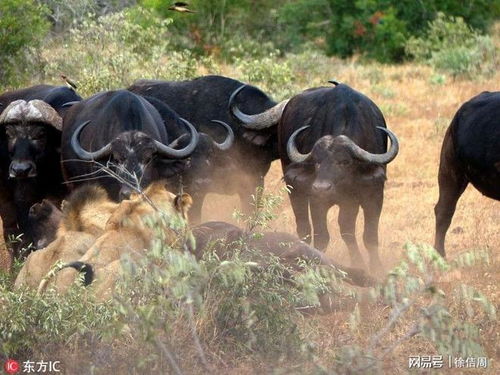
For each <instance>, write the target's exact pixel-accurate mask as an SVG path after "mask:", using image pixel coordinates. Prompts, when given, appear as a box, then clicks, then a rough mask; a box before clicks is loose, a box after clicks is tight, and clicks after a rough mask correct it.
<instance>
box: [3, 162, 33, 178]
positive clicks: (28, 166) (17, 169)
mask: <svg viewBox="0 0 500 375" xmlns="http://www.w3.org/2000/svg"><path fill="white" fill-rule="evenodd" d="M9 175H10V177H35V176H36V169H35V166H34V165H33V163H31V162H29V161H19V162H13V163H11V165H10V171H9Z"/></svg>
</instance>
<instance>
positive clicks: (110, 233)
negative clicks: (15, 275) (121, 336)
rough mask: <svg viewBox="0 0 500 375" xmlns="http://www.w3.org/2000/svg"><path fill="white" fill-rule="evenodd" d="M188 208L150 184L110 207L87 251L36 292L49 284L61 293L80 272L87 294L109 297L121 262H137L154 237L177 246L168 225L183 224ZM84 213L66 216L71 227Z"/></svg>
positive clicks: (185, 200) (181, 198) (184, 197)
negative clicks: (89, 285) (154, 224)
mask: <svg viewBox="0 0 500 375" xmlns="http://www.w3.org/2000/svg"><path fill="white" fill-rule="evenodd" d="M94 203H95V202H93V203H92V206H94ZM99 204H103V205H104V206H106V207H110V206H109V205H110V202H109V201H108V200H102V201H101V200H100V201H99ZM191 205H192V199H191V197H190V196H189V195H188V194H181V195H177V196H176V195H174V194H172V193H170V192H168V191H167V190H166V189H165V185H164V183H163V182H157V183H153V184H151V185H150V186H149V187H148V188H147V189H146V190H145V191H144V193H140V194H139V193H137V194H133V195H132V196H131V197H130V199H128V200H123V201H122V202H120V203H118V204H116V206H114V207H113V208H114V209H113V210H112V213H111V215H110V216H109V218H108V220H107V221H106V225H105V227H104V230H103V232H102V233H101V234H100V235H99V236H98V237H96V238H95V240H94V241H93V243H92V245H91V246H89V247H88V249H87V251H86V252H85V253H84V254H80V256H79V257H78V258H74V259H72V262H68V263H66V264H64V265H63V266H61V267H59V268H60V272H56V273H54V275H53V277H49V278H45V279H44V281H43V282H41V283H40V285H39V292H43V290H44V289H45V288H46V287H47V286H48V285H50V284H52V285H53V286H54V287H55V289H56V290H57V291H59V292H61V293H64V292H65V291H67V289H68V288H69V287H70V286H71V285H72V284H73V282H74V281H75V279H76V277H77V275H78V273H81V272H82V269H84V272H85V277H88V276H89V275H90V274H91V275H92V280H90V281H91V282H92V285H91V290H93V291H94V294H95V295H96V297H97V298H98V299H101V300H103V299H107V298H109V297H111V296H112V291H113V286H114V285H115V282H116V280H117V279H118V277H119V276H120V274H121V273H122V267H121V260H122V259H123V258H124V257H125V256H127V257H130V258H132V259H135V260H138V259H140V258H141V257H142V256H144V254H145V252H147V251H148V250H149V249H150V248H151V245H152V241H153V239H154V238H155V236H156V235H160V236H161V238H162V240H163V241H165V242H167V243H169V244H170V245H172V246H175V245H180V244H181V243H180V241H182V238H183V236H182V235H181V233H179V231H178V230H175V229H173V228H171V226H170V225H168V222H170V221H172V220H178V221H179V222H182V223H184V224H185V223H186V222H187V212H188V210H189V208H190V207H191ZM94 209H95V206H94ZM85 211H86V210H85V206H82V207H81V208H80V210H79V211H78V212H68V217H69V216H71V222H72V223H73V224H74V223H75V222H78V221H81V217H80V216H79V212H85ZM88 212H91V211H88ZM148 221H149V222H153V223H157V224H156V229H155V228H153V227H154V226H151V225H148V224H147V222H148ZM158 228H159V230H160V232H158ZM65 230H67V228H65ZM83 265H85V267H83ZM85 283H87V282H85Z"/></svg>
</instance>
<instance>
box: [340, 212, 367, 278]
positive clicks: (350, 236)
mask: <svg viewBox="0 0 500 375" xmlns="http://www.w3.org/2000/svg"><path fill="white" fill-rule="evenodd" d="M358 211H359V205H358V204H357V203H345V204H342V205H339V219H338V221H339V227H340V235H341V237H342V240H344V242H345V244H346V245H347V248H348V249H349V255H350V257H351V265H352V267H357V268H365V262H364V261H363V257H362V256H361V253H360V252H359V247H358V242H357V241H356V218H357V216H358Z"/></svg>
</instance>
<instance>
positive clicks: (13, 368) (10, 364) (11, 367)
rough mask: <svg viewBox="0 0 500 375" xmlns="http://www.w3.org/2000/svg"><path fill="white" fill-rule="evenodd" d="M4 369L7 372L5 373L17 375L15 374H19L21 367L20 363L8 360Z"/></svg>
mask: <svg viewBox="0 0 500 375" xmlns="http://www.w3.org/2000/svg"><path fill="white" fill-rule="evenodd" d="M3 369H4V370H5V372H6V373H7V374H15V373H18V372H19V370H20V367H19V362H17V361H15V360H13V359H8V360H7V361H6V362H5V363H4V365H3Z"/></svg>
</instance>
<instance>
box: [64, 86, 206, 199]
mask: <svg viewBox="0 0 500 375" xmlns="http://www.w3.org/2000/svg"><path fill="white" fill-rule="evenodd" d="M155 104H156V105H152V104H151V103H150V102H149V101H147V100H146V99H145V98H143V97H141V96H138V95H135V94H133V93H132V92H130V91H127V90H118V91H107V92H102V93H99V94H96V95H94V96H92V97H90V98H88V99H86V100H84V101H81V102H80V103H77V104H75V105H73V106H72V107H71V108H70V109H69V111H68V112H67V114H66V116H65V117H64V128H63V133H62V149H61V154H62V166H63V172H64V178H65V180H66V181H67V182H68V183H70V185H71V187H74V186H76V185H80V184H82V183H86V182H87V181H95V180H97V181H98V182H99V183H100V184H101V185H102V186H103V187H104V188H105V189H106V190H107V191H108V193H109V195H110V197H111V198H112V199H114V200H116V201H119V200H121V199H124V198H127V197H129V195H130V194H131V193H132V191H134V190H139V189H143V188H145V187H146V186H148V185H149V184H150V183H151V182H152V181H155V180H158V179H163V178H168V177H171V176H172V175H174V174H176V173H179V172H181V171H182V169H183V168H184V166H185V163H186V160H185V159H186V158H187V157H189V156H190V155H191V153H192V152H193V151H194V149H195V147H196V145H197V143H198V139H199V135H198V133H197V131H196V129H195V128H194V127H193V125H191V124H190V123H189V122H187V121H185V120H183V119H181V118H180V117H179V116H177V114H176V113H175V112H173V111H171V110H169V108H168V107H166V106H164V107H160V104H159V103H155ZM157 106H158V107H159V109H160V110H161V112H162V113H160V112H159V110H158V109H157V108H156V107H157ZM186 128H187V129H188V131H189V133H190V137H189V141H188V142H187V145H186V146H185V147H182V148H181V149H176V148H174V147H172V146H170V145H169V144H170V143H172V142H175V140H176V139H177V138H178V137H180V136H182V135H183V134H184V133H185V132H186Z"/></svg>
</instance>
